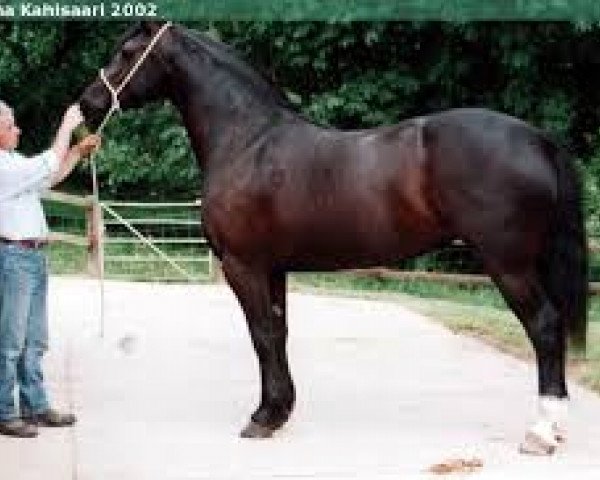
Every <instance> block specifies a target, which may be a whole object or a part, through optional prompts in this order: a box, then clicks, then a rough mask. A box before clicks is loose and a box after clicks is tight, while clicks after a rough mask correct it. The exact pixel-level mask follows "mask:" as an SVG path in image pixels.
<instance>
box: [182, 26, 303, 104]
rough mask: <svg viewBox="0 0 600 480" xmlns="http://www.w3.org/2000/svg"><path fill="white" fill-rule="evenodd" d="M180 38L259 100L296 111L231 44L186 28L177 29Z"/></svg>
mask: <svg viewBox="0 0 600 480" xmlns="http://www.w3.org/2000/svg"><path fill="white" fill-rule="evenodd" d="M178 31H179V32H180V33H181V38H182V39H183V41H184V42H185V44H186V47H187V48H188V49H190V50H191V51H199V50H201V51H203V52H205V53H206V54H208V55H210V57H211V58H212V60H213V61H214V62H215V63H216V64H218V65H219V67H221V68H223V69H225V70H226V71H227V72H228V73H230V74H231V76H232V79H233V80H236V81H237V82H238V83H240V84H242V85H244V86H249V87H250V88H251V89H252V93H253V94H255V95H257V96H258V97H259V98H260V99H261V100H263V101H267V102H273V103H274V104H275V105H278V106H280V107H283V108H285V109H288V110H293V111H296V107H295V105H293V104H292V103H291V102H290V101H289V99H288V98H287V97H286V96H285V94H284V93H283V92H282V91H281V90H280V88H279V87H278V86H276V85H275V84H273V83H272V82H270V81H269V80H267V78H266V77H265V76H264V75H261V74H260V73H259V72H258V71H257V70H255V69H254V68H253V67H251V66H250V65H248V64H247V63H246V62H245V61H244V60H242V59H241V58H240V57H239V54H238V52H237V51H236V50H235V49H233V48H232V47H231V46H229V45H227V44H225V43H222V42H219V41H217V40H215V39H214V38H211V37H210V36H208V35H206V34H205V33H202V32H198V31H192V30H188V29H179V30H178Z"/></svg>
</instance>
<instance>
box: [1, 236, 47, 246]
mask: <svg viewBox="0 0 600 480" xmlns="http://www.w3.org/2000/svg"><path fill="white" fill-rule="evenodd" d="M0 243H5V244H7V245H18V246H19V247H23V248H44V247H45V246H46V245H48V240H46V239H41V238H24V239H22V240H10V239H9V238H3V237H0Z"/></svg>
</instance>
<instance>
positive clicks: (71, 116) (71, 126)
mask: <svg viewBox="0 0 600 480" xmlns="http://www.w3.org/2000/svg"><path fill="white" fill-rule="evenodd" d="M84 120H85V119H84V118H83V113H81V109H80V108H79V104H78V103H75V104H73V105H71V106H70V107H69V108H67V110H66V112H65V114H64V115H63V119H62V126H63V127H64V128H65V130H67V131H68V132H69V133H71V132H72V131H73V130H75V128H77V127H78V126H79V125H80V124H81V123H83V121H84Z"/></svg>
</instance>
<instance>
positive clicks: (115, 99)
mask: <svg viewBox="0 0 600 480" xmlns="http://www.w3.org/2000/svg"><path fill="white" fill-rule="evenodd" d="M172 25H173V24H172V23H171V22H167V23H165V24H164V25H163V26H162V27H160V30H159V31H158V32H156V35H154V37H153V38H152V40H150V43H149V44H148V46H147V47H146V49H145V50H144V52H143V53H142V54H141V55H140V58H138V59H137V61H136V62H135V64H134V65H133V67H131V70H130V71H129V73H128V74H127V75H126V76H125V78H124V79H123V81H122V82H121V84H120V85H119V86H118V87H117V88H113V86H112V85H111V84H110V82H109V81H108V78H107V77H106V73H105V72H104V69H103V68H101V69H100V80H102V83H104V86H105V87H106V88H107V89H108V91H109V92H110V97H111V106H110V109H109V110H108V112H106V115H105V116H104V120H102V123H101V124H100V126H99V127H98V129H97V130H96V133H100V132H102V130H104V127H105V126H106V124H107V123H108V121H109V120H110V119H111V117H112V116H113V114H114V113H115V112H116V111H117V110H120V109H121V104H120V102H119V94H120V93H121V92H122V91H123V89H124V88H125V87H126V86H127V84H128V83H129V82H130V81H131V79H132V78H133V76H134V75H135V73H136V72H137V71H138V70H139V68H140V67H141V66H142V64H143V63H144V61H145V60H146V58H147V57H148V55H150V52H152V49H153V48H154V46H155V45H156V42H158V41H159V40H160V37H161V36H162V34H163V33H165V32H166V31H167V29H168V28H169V27H171V26H172Z"/></svg>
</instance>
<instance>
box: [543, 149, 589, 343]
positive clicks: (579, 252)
mask: <svg viewBox="0 0 600 480" xmlns="http://www.w3.org/2000/svg"><path fill="white" fill-rule="evenodd" d="M552 151H553V153H552V156H553V157H554V162H553V163H554V166H555V169H556V178H557V187H558V190H557V204H556V211H555V219H554V222H553V225H552V227H551V231H550V232H549V237H548V244H547V246H546V251H545V252H544V255H543V258H542V265H541V266H542V277H543V280H542V281H543V282H544V286H545V287H546V290H547V293H548V295H549V296H550V298H551V300H552V302H553V304H554V305H555V306H556V307H557V308H558V309H559V312H560V314H561V317H562V319H563V322H565V324H563V328H564V330H563V331H564V332H565V333H568V335H569V337H570V339H571V345H572V346H574V347H575V348H577V349H579V350H581V351H584V350H585V345H586V336H587V323H588V308H587V307H588V278H587V276H588V247H587V240H586V234H585V224H584V219H583V212H582V205H581V184H580V180H579V176H578V174H577V171H576V169H575V165H574V162H573V161H572V160H573V159H572V158H571V157H570V156H569V155H567V153H566V152H565V151H564V150H563V149H561V148H558V149H557V148H556V147H554V148H553V149H552Z"/></svg>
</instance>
